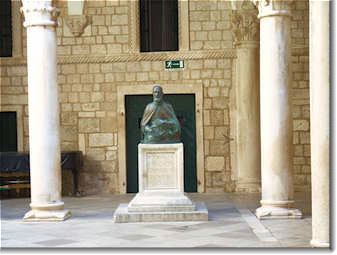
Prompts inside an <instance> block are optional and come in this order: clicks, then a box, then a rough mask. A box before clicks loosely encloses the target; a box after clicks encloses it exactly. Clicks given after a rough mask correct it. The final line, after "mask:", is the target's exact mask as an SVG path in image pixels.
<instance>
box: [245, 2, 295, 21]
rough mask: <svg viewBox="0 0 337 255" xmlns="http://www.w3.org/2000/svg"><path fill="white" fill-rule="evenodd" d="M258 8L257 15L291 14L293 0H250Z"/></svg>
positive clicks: (261, 16)
mask: <svg viewBox="0 0 337 255" xmlns="http://www.w3.org/2000/svg"><path fill="white" fill-rule="evenodd" d="M251 1H252V2H253V3H254V4H255V5H256V6H257V8H258V10H259V15H258V17H259V18H260V19H261V18H264V17H269V16H289V17H290V16H291V9H292V7H291V6H292V4H293V1H294V0H251Z"/></svg>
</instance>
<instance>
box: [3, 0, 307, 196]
mask: <svg viewBox="0 0 337 255" xmlns="http://www.w3.org/2000/svg"><path fill="white" fill-rule="evenodd" d="M295 2H296V3H295V4H294V17H293V21H292V38H293V43H294V44H293V47H294V49H293V78H294V83H293V88H294V89H293V118H294V172H295V189H296V190H303V189H308V188H309V187H310V139H309V138H310V135H309V89H308V76H309V74H308V50H307V47H308V15H309V14H308V2H307V1H295ZM57 5H58V7H60V9H61V16H60V19H59V20H60V26H59V27H58V28H57V36H58V38H57V40H58V56H59V64H58V84H59V92H60V94H59V97H60V105H61V118H60V119H61V143H62V150H81V151H83V153H84V155H85V156H84V160H85V162H84V169H83V171H82V173H81V175H80V188H81V189H82V190H85V191H86V193H88V194H94V193H118V192H119V184H118V178H119V171H118V170H119V167H118V144H119V141H118V140H117V136H118V133H117V132H118V129H117V87H118V86H126V85H132V86H137V85H145V84H154V83H159V84H172V83H175V84H182V86H183V84H194V83H201V84H202V86H203V122H204V123H203V125H204V154H205V155H204V159H205V161H204V162H205V166H204V167H205V183H204V186H205V191H206V192H224V191H226V192H228V191H234V189H235V179H233V177H231V173H232V172H233V169H232V168H233V167H232V163H231V159H230V158H231V157H230V153H231V147H230V141H231V139H232V138H231V135H230V122H231V120H230V104H231V101H230V96H229V95H230V92H231V90H232V89H233V86H234V82H233V76H234V74H233V70H234V69H233V66H234V63H235V61H234V58H235V49H234V48H233V42H232V35H231V24H230V14H231V10H230V3H229V2H228V1H222V0H219V1H194V0H193V1H192V0H191V1H190V2H189V11H190V15H189V22H190V23H189V27H190V38H189V39H190V51H188V52H187V53H186V52H178V53H176V52H174V53H172V54H170V53H144V54H139V53H137V52H132V50H133V49H132V47H130V45H131V36H130V33H131V31H134V28H131V17H130V15H131V14H130V2H129V1H88V5H87V6H86V11H85V13H86V14H87V15H88V16H90V17H91V19H92V23H91V24H90V25H89V26H88V27H87V28H86V29H85V31H84V33H83V34H82V35H81V36H80V37H74V36H73V35H72V34H71V32H70V30H69V28H68V26H67V25H66V20H65V17H66V14H67V7H66V2H65V1H58V2H57ZM16 25H21V24H16ZM25 32H26V31H25V29H23V31H22V33H23V34H22V42H23V43H22V44H23V47H24V50H23V56H22V57H16V58H12V59H4V58H2V59H0V61H1V62H0V72H1V79H0V82H1V106H2V109H3V110H6V109H8V107H11V106H15V107H18V108H19V109H21V110H22V120H21V121H22V122H23V123H24V124H23V130H22V132H23V134H24V135H23V137H24V138H23V140H24V141H23V144H24V150H28V149H29V144H28V135H29V132H28V107H27V103H28V102H27V70H26V62H25V55H26V53H25V52H26V50H25V47H26V46H25V45H26V39H25ZM168 58H178V59H184V60H185V68H184V69H182V70H174V71H166V70H165V69H164V63H163V62H164V60H166V59H168ZM234 71H235V70H234ZM237 100H238V99H237ZM51 114H52V113H51Z"/></svg>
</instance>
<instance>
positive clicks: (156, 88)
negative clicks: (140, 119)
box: [152, 85, 164, 103]
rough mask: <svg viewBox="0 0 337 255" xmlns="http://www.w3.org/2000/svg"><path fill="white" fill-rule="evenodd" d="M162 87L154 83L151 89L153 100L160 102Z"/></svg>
mask: <svg viewBox="0 0 337 255" xmlns="http://www.w3.org/2000/svg"><path fill="white" fill-rule="evenodd" d="M163 94H164V93H163V88H162V87H160V86H159V85H156V86H154V87H153V89H152V95H153V102H156V103H160V102H161V101H162V100H163Z"/></svg>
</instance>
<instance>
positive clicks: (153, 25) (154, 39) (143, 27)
mask: <svg viewBox="0 0 337 255" xmlns="http://www.w3.org/2000/svg"><path fill="white" fill-rule="evenodd" d="M139 4H140V8H139V9H140V44H141V45H140V51H141V52H151V51H177V50H179V46H178V0H140V2H139Z"/></svg>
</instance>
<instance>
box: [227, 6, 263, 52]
mask: <svg viewBox="0 0 337 255" xmlns="http://www.w3.org/2000/svg"><path fill="white" fill-rule="evenodd" d="M259 24H260V22H259V20H258V18H257V13H256V11H255V10H234V11H232V15H231V28H232V35H233V38H234V45H235V46H239V45H242V44H245V45H252V46H254V47H257V46H258V42H259Z"/></svg>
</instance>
